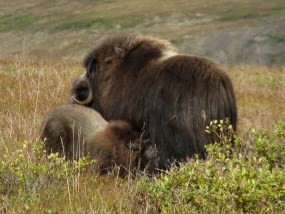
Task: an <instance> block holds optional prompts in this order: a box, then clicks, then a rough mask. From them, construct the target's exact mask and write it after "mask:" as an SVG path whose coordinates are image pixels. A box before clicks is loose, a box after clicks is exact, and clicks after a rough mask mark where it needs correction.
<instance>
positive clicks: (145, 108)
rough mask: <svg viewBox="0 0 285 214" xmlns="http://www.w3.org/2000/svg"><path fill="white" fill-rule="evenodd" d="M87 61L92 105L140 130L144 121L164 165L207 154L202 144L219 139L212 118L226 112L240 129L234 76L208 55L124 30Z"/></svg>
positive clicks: (104, 115) (93, 52) (158, 156)
mask: <svg viewBox="0 0 285 214" xmlns="http://www.w3.org/2000/svg"><path fill="white" fill-rule="evenodd" d="M84 64H85V67H86V77H87V79H88V80H89V83H90V87H91V89H92V92H93V98H94V99H93V100H92V108H94V109H95V110H97V111H98V112H100V114H101V115H102V116H103V117H104V118H105V119H107V120H111V119H115V120H118V119H120V120H126V121H129V122H131V123H132V124H133V125H134V126H135V127H136V129H138V130H139V129H140V128H141V127H143V126H144V125H146V128H147V131H148V133H149V137H150V140H151V145H152V146H155V147H156V148H157V151H158V154H157V160H158V165H157V166H156V167H158V168H160V169H165V168H167V167H168V166H169V163H170V162H172V161H174V160H176V161H181V160H185V159H186V158H188V157H192V156H193V154H199V155H200V156H201V157H202V158H205V155H206V153H205V148H204V146H205V145H206V144H209V143H211V142H213V141H215V140H216V138H215V136H214V135H208V134H206V132H205V126H206V125H207V124H209V122H210V121H211V120H214V119H224V118H226V117H228V118H230V122H231V124H232V125H233V127H234V129H236V123H237V111H236V102H235V95H234V91H233V86H232V82H231V80H230V78H229V77H228V76H227V74H226V73H225V72H224V71H223V69H222V68H221V67H220V66H219V65H217V64H215V63H213V62H211V61H209V60H208V59H205V58H201V57H196V56H189V55H179V54H175V53H174V52H173V48H172V47H171V45H170V44H168V43H167V42H164V41H161V40H157V39H153V38H148V37H143V36H138V35H120V36H115V37H110V38H107V39H105V40H104V41H102V42H101V43H99V45H98V46H97V47H96V48H95V49H94V50H93V51H92V52H90V54H89V55H88V56H87V57H86V59H85V62H84ZM146 161H147V160H146Z"/></svg>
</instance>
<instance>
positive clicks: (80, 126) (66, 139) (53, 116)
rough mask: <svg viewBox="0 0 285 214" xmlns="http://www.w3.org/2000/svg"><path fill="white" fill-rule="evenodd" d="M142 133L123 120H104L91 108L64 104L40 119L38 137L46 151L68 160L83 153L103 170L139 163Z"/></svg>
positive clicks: (127, 167)
mask: <svg viewBox="0 0 285 214" xmlns="http://www.w3.org/2000/svg"><path fill="white" fill-rule="evenodd" d="M140 137H141V134H140V133H139V132H136V131H134V129H133V127H132V126H131V125H130V124H129V123H128V122H125V121H111V122H110V123H108V122H106V121H105V120H104V119H103V118H102V116H101V115H100V114H99V113H98V112H96V111H94V110H93V109H90V108H86V107H83V106H81V105H75V104H66V105H62V106H59V107H56V108H54V109H52V110H51V111H50V112H49V113H48V114H47V116H46V119H45V120H44V122H43V127H42V132H41V136H40V138H41V139H42V140H43V141H44V142H45V149H46V152H47V154H50V153H59V155H60V156H65V157H66V159H69V160H78V159H79V158H80V157H83V156H87V155H89V156H91V158H93V159H96V160H97V163H96V166H97V168H98V170H99V171H100V172H101V173H103V172H107V171H109V170H111V169H113V168H114V166H119V167H121V168H122V171H125V169H133V168H135V167H136V166H137V165H138V161H139V153H140V150H141V149H142V148H141V146H142V144H141V143H140V142H141V141H140Z"/></svg>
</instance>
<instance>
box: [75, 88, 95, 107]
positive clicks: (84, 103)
mask: <svg viewBox="0 0 285 214" xmlns="http://www.w3.org/2000/svg"><path fill="white" fill-rule="evenodd" d="M88 92H89V93H88V97H87V98H86V99H85V100H83V101H80V100H78V99H76V96H73V100H74V101H75V102H76V103H78V104H80V105H86V104H88V103H90V102H91V101H92V91H91V90H90V89H89V90H88Z"/></svg>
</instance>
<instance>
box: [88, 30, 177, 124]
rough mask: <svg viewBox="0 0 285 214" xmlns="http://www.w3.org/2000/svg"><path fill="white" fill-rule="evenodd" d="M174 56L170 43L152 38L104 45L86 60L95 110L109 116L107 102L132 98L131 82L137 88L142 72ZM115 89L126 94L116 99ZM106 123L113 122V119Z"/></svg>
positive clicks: (118, 40)
mask: <svg viewBox="0 0 285 214" xmlns="http://www.w3.org/2000/svg"><path fill="white" fill-rule="evenodd" d="M171 54H172V55H173V54H175V53H174V52H173V47H172V46H171V45H170V44H169V43H168V42H165V41H161V40H156V39H153V38H150V37H142V36H138V35H119V36H114V37H110V38H107V39H105V40H104V41H102V42H101V43H100V44H99V45H98V46H97V47H96V48H95V49H94V50H93V51H91V52H90V53H89V55H88V56H87V57H86V58H85V60H84V66H85V68H86V77H87V79H88V80H89V82H90V83H91V84H90V86H91V89H92V92H93V93H94V94H93V96H94V97H95V98H96V99H95V100H93V102H92V107H93V108H94V109H96V110H98V111H99V112H100V113H103V115H104V116H107V115H106V112H107V111H108V109H107V108H105V106H106V105H105V103H106V102H109V100H110V99H113V96H115V97H116V98H115V99H121V100H122V103H123V100H125V99H128V97H125V96H129V95H130V96H133V94H132V95H131V93H132V92H131V91H128V90H130V88H129V87H128V85H129V84H130V83H131V82H133V83H134V84H136V80H135V79H136V78H137V77H139V76H141V75H143V74H142V73H141V72H142V71H141V70H142V68H143V67H145V66H147V65H148V63H150V62H151V61H155V60H156V59H159V58H161V59H163V58H164V57H165V56H166V57H167V56H168V55H171ZM117 77H119V81H118V79H117ZM113 86H114V87H120V88H121V89H122V90H123V91H121V90H120V91H116V92H115V94H116V95H115V94H114V92H113V91H112V90H113V88H114V87H113ZM111 94H112V95H111ZM110 95H111V97H110ZM122 96H124V98H122ZM140 96H141V95H140ZM137 98H138V97H137ZM102 106H104V109H103V108H102ZM117 107H118V106H117ZM107 119H114V118H113V116H110V117H108V118H107Z"/></svg>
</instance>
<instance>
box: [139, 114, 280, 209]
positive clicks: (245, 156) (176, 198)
mask: <svg viewBox="0 0 285 214" xmlns="http://www.w3.org/2000/svg"><path fill="white" fill-rule="evenodd" d="M206 131H207V132H210V133H213V132H214V133H216V134H217V135H218V137H219V143H216V144H213V145H209V146H207V151H208V158H207V159H206V160H200V159H198V158H194V159H191V160H189V161H188V162H187V163H182V164H180V165H179V166H174V167H172V168H171V170H169V171H167V172H166V173H163V174H161V175H160V176H158V177H156V178H149V177H142V178H140V179H139V180H138V181H137V195H138V200H139V202H140V204H141V206H142V207H147V209H148V211H151V212H155V213H201V212H202V213H279V212H281V211H284V210H285V170H284V165H285V159H284V158H285V116H283V118H282V119H281V120H280V122H278V123H277V125H276V126H275V132H274V134H273V135H268V134H266V133H265V132H264V131H256V130H254V129H249V130H248V133H247V135H246V136H245V137H243V138H240V137H238V136H237V135H235V134H233V133H232V130H231V127H230V126H228V125H227V123H226V122H224V121H213V122H212V123H211V125H210V127H207V130H206ZM221 131H222V132H221ZM219 133H222V134H219ZM232 139H234V140H232ZM233 142H234V145H232V144H233Z"/></svg>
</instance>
